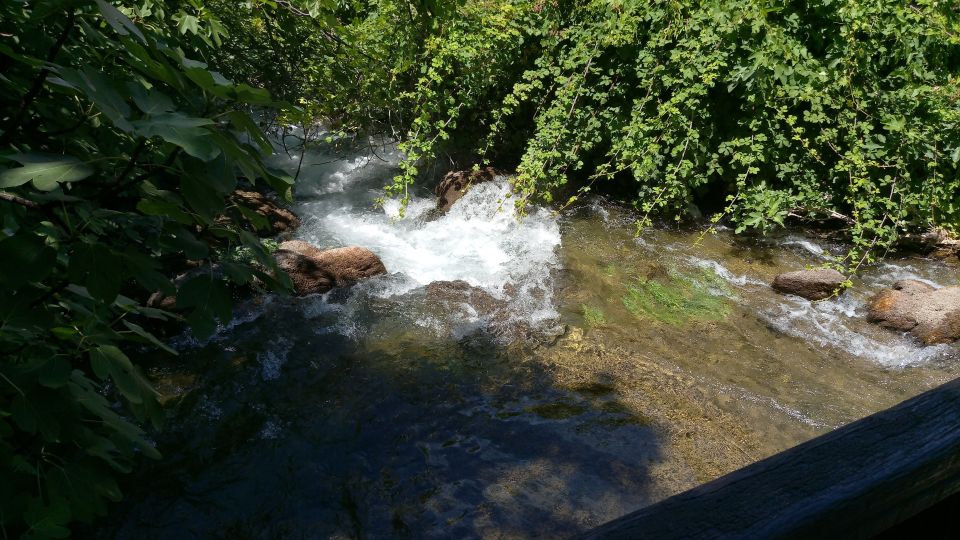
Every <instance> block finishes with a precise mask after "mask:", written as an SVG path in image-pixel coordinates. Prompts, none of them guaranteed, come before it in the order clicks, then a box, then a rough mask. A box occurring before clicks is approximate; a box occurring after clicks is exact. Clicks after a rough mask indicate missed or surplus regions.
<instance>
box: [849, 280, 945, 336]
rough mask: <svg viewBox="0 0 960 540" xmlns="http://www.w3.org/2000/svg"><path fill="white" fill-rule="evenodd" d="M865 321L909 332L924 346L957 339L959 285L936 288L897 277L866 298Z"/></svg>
mask: <svg viewBox="0 0 960 540" xmlns="http://www.w3.org/2000/svg"><path fill="white" fill-rule="evenodd" d="M869 309H870V311H869V313H868V314H867V320H868V321H870V322H875V323H878V324H879V325H880V326H883V327H884V328H890V329H893V330H903V331H909V332H910V333H912V334H913V335H914V336H916V337H917V339H919V340H920V341H921V342H923V344H924V345H934V344H937V343H951V342H953V341H956V340H957V339H960V287H958V286H954V287H943V288H942V289H938V288H936V287H933V286H931V285H928V284H926V283H923V282H921V281H916V280H912V279H906V280H901V281H898V282H896V283H894V284H893V288H890V289H885V290H882V291H880V292H879V293H878V294H877V295H876V296H874V297H873V298H872V299H871V300H870V304H869Z"/></svg>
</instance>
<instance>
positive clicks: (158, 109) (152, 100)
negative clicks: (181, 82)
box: [129, 83, 177, 115]
mask: <svg viewBox="0 0 960 540" xmlns="http://www.w3.org/2000/svg"><path fill="white" fill-rule="evenodd" d="M129 88H130V93H131V94H132V95H133V102H134V103H135V104H136V105H137V108H138V109H140V110H141V111H143V112H144V113H145V114H149V115H162V114H164V113H170V112H173V111H174V110H176V108H177V107H176V105H174V104H173V100H171V99H170V98H169V97H168V96H167V95H166V94H164V93H163V92H161V91H159V90H157V89H156V88H152V89H150V90H147V89H146V88H144V87H143V85H141V84H138V83H131V84H130V85H129Z"/></svg>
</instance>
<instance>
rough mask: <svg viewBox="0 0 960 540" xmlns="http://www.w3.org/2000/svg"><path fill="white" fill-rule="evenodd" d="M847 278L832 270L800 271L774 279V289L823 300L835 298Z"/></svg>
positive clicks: (809, 298)
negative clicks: (834, 295) (835, 293)
mask: <svg viewBox="0 0 960 540" xmlns="http://www.w3.org/2000/svg"><path fill="white" fill-rule="evenodd" d="M846 280H847V278H846V277H845V276H844V275H843V274H841V273H840V272H837V271H836V270H834V269H832V268H818V269H816V270H800V271H797V272H787V273H785V274H780V275H779V276H777V277H775V278H774V279H773V285H772V286H773V289H774V290H776V291H778V292H782V293H786V294H795V295H797V296H802V297H803V298H806V299H807V300H823V299H824V298H829V297H831V296H833V294H834V292H836V291H837V289H839V288H840V285H842V284H843V282H844V281H846Z"/></svg>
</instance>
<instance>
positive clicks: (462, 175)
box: [434, 167, 501, 214]
mask: <svg viewBox="0 0 960 540" xmlns="http://www.w3.org/2000/svg"><path fill="white" fill-rule="evenodd" d="M499 174H501V173H500V171H498V170H497V169H495V168H493V167H484V168H483V169H480V170H479V171H472V170H471V171H451V172H448V173H447V174H445V175H444V176H443V179H442V180H440V183H439V184H438V185H437V189H436V190H434V192H435V193H436V194H437V197H438V198H439V199H438V200H437V209H438V210H439V211H440V212H441V213H444V214H445V213H447V212H448V211H449V210H450V207H452V206H453V203H455V202H457V201H458V200H460V198H461V197H463V194H464V193H466V192H467V189H469V188H470V186H472V185H474V184H480V183H483V182H489V181H491V180H493V179H494V178H496V177H497V176H498V175H499Z"/></svg>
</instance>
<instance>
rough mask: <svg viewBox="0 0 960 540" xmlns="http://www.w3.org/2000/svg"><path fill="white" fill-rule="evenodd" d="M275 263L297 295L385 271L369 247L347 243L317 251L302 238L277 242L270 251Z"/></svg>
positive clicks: (318, 291) (312, 292)
mask: <svg viewBox="0 0 960 540" xmlns="http://www.w3.org/2000/svg"><path fill="white" fill-rule="evenodd" d="M273 256H274V258H276V260H277V266H278V267H279V268H280V269H281V270H283V271H285V272H287V274H289V275H290V279H291V280H292V281H293V286H294V288H295V289H296V291H297V294H301V295H305V294H316V293H325V292H327V291H329V290H330V289H332V288H334V287H349V286H350V285H353V284H354V283H356V282H358V281H361V280H363V279H367V278H370V277H373V276H376V275H379V274H385V273H387V269H386V267H384V266H383V261H381V260H380V257H377V255H376V254H375V253H374V252H372V251H370V250H369V249H366V248H362V247H357V246H351V247H342V248H336V249H327V250H321V249H319V248H317V247H316V246H314V245H312V244H309V243H307V242H304V241H302V240H290V241H287V242H284V243H282V244H280V248H279V249H277V251H276V252H274V254H273Z"/></svg>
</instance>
